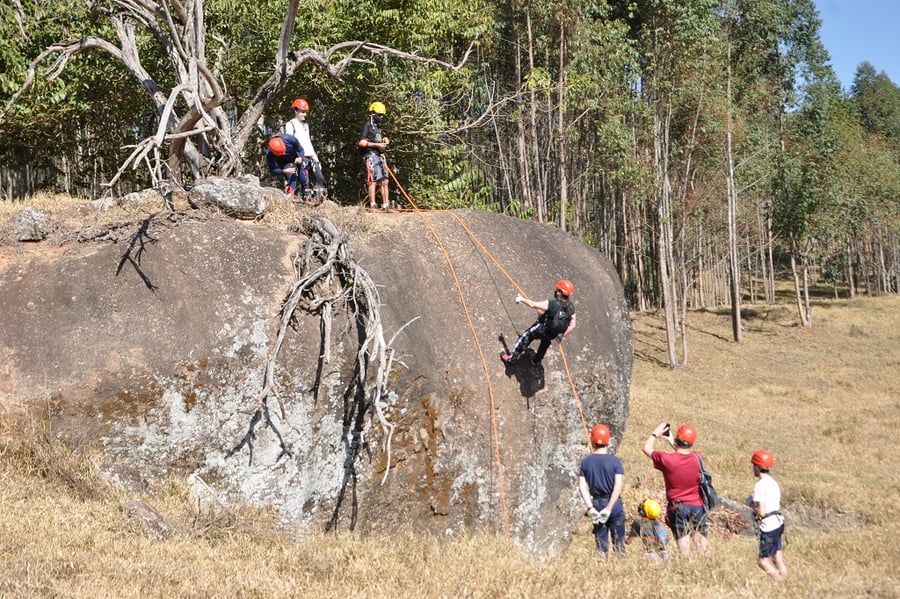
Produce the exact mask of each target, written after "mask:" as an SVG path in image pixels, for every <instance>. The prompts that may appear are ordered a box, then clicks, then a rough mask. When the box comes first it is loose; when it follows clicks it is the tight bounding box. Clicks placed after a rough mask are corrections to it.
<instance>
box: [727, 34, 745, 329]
mask: <svg viewBox="0 0 900 599" xmlns="http://www.w3.org/2000/svg"><path fill="white" fill-rule="evenodd" d="M727 55H728V60H727V63H726V64H727V66H726V69H725V88H726V90H727V91H726V94H727V97H728V100H727V101H728V107H727V109H726V111H727V112H726V116H725V121H726V127H725V184H726V188H727V193H728V259H729V260H728V263H729V265H730V271H731V272H730V275H731V334H732V336H733V337H734V340H735V342H737V343H740V342H741V337H742V331H741V329H742V326H741V262H740V257H739V255H738V240H737V188H736V187H735V184H734V159H733V157H732V154H731V152H732V150H731V145H732V141H731V138H732V129H733V127H734V124H733V123H732V114H731V111H732V104H731V44H730V42H729V45H728V52H727Z"/></svg>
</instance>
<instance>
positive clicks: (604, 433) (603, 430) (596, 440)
mask: <svg viewBox="0 0 900 599" xmlns="http://www.w3.org/2000/svg"><path fill="white" fill-rule="evenodd" d="M609 438H610V434H609V427H608V426H606V425H605V424H595V425H594V428H593V429H591V443H593V444H594V445H601V446H606V445H609Z"/></svg>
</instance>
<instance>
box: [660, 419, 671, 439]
mask: <svg viewBox="0 0 900 599" xmlns="http://www.w3.org/2000/svg"><path fill="white" fill-rule="evenodd" d="M669 430H670V427H669V423H668V422H667V423H666V426H665V428H663V432H662V434H663V435H665V436H668V434H669Z"/></svg>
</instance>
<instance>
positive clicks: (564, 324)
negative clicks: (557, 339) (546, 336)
mask: <svg viewBox="0 0 900 599" xmlns="http://www.w3.org/2000/svg"><path fill="white" fill-rule="evenodd" d="M571 321H572V312H571V310H570V307H569V304H568V303H563V302H561V301H559V300H550V303H549V304H547V311H546V312H544V313H543V314H541V322H543V323H544V326H545V327H546V328H547V330H548V331H549V332H550V333H551V334H553V335H561V334H563V333H565V332H566V329H568V328H569V323H570V322H571Z"/></svg>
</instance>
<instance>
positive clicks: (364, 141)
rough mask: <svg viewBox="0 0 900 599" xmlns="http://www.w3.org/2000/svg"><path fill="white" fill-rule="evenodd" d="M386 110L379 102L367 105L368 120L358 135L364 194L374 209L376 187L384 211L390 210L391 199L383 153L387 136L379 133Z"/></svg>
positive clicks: (386, 143) (387, 141) (386, 144)
mask: <svg viewBox="0 0 900 599" xmlns="http://www.w3.org/2000/svg"><path fill="white" fill-rule="evenodd" d="M386 114H387V108H385V106H384V104H383V103H381V102H372V103H371V104H370V105H369V118H368V119H366V122H365V123H363V126H362V131H361V132H360V134H359V141H358V142H357V146H359V153H360V154H361V155H362V157H363V165H364V166H365V168H366V192H367V194H368V199H369V207H370V208H375V207H376V206H377V204H376V203H375V191H376V187H377V188H378V190H379V191H380V193H381V207H382V208H383V209H384V210H390V209H391V199H390V196H389V195H388V194H389V190H388V172H387V161H386V160H385V158H384V151H385V150H386V149H387V147H388V143H389V141H390V140H388V138H387V136H386V135H384V134H383V133H382V131H381V122H382V121H383V120H384V115H386Z"/></svg>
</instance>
